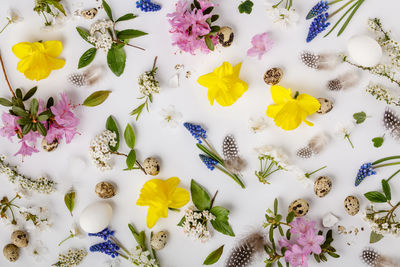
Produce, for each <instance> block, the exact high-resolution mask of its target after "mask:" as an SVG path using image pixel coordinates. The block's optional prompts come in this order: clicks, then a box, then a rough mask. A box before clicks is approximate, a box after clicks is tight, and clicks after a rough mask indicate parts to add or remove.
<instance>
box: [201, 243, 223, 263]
mask: <svg viewBox="0 0 400 267" xmlns="http://www.w3.org/2000/svg"><path fill="white" fill-rule="evenodd" d="M223 252H224V245H222V246H220V247H219V248H217V249H216V250H214V251H213V252H211V253H210V254H209V255H208V256H207V258H206V259H205V260H204V262H203V265H212V264H214V263H216V262H217V261H218V260H219V259H220V258H221V255H222V253H223Z"/></svg>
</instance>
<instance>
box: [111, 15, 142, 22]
mask: <svg viewBox="0 0 400 267" xmlns="http://www.w3.org/2000/svg"><path fill="white" fill-rule="evenodd" d="M136 17H137V16H136V15H133V14H132V13H128V14H125V15H123V16H122V17H120V18H118V19H117V20H116V21H115V22H119V21H124V20H130V19H134V18H136Z"/></svg>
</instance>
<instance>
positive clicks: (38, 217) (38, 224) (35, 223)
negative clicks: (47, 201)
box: [19, 207, 52, 231]
mask: <svg viewBox="0 0 400 267" xmlns="http://www.w3.org/2000/svg"><path fill="white" fill-rule="evenodd" d="M19 213H20V214H21V215H22V217H23V218H24V220H25V221H26V222H27V223H28V225H27V228H28V229H32V230H34V229H38V230H40V231H43V230H46V229H48V228H50V227H51V226H52V225H51V223H50V222H49V219H48V209H47V208H45V207H29V208H24V207H21V208H20V209H19ZM29 221H31V222H32V224H30V223H29Z"/></svg>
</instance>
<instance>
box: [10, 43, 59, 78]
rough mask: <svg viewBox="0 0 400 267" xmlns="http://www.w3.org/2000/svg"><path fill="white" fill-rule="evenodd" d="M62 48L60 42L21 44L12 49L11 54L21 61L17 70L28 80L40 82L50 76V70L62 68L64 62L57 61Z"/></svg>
mask: <svg viewBox="0 0 400 267" xmlns="http://www.w3.org/2000/svg"><path fill="white" fill-rule="evenodd" d="M62 49H63V47H62V43H61V42H60V41H46V42H34V43H28V42H22V43H18V44H16V45H14V46H13V47H12V51H13V53H14V54H15V55H16V56H17V57H18V58H19V59H21V61H20V62H18V65H17V70H18V71H20V72H22V73H23V74H24V75H25V77H26V78H28V79H29V80H36V81H39V80H42V79H45V78H47V77H48V76H49V75H50V72H51V71H52V70H58V69H61V68H62V67H64V65H65V60H62V59H58V58H57V57H58V56H59V55H60V54H61V51H62Z"/></svg>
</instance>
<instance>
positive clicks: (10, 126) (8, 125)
mask: <svg viewBox="0 0 400 267" xmlns="http://www.w3.org/2000/svg"><path fill="white" fill-rule="evenodd" d="M1 119H2V121H3V124H4V126H3V127H1V128H0V135H1V136H3V137H7V138H8V139H9V140H10V141H11V142H12V139H11V138H12V137H13V136H15V135H16V134H17V132H18V131H21V127H19V125H18V123H17V120H18V119H19V117H17V116H14V115H11V114H9V113H5V112H4V113H3V114H2V115H1Z"/></svg>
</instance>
